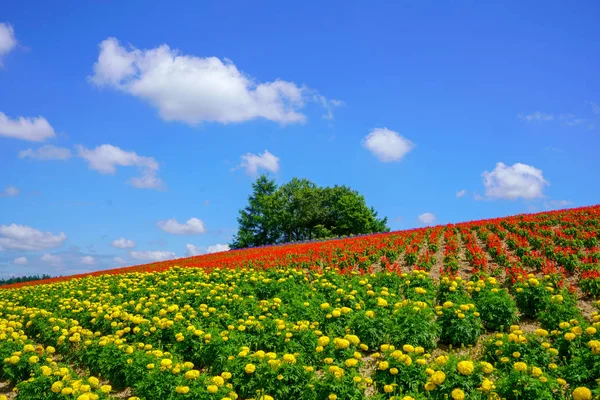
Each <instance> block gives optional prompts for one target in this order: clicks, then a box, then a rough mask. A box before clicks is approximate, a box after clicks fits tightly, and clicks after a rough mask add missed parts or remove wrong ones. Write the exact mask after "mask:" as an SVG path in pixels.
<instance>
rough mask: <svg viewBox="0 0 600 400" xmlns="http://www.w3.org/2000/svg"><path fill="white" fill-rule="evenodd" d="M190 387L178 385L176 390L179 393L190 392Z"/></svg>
mask: <svg viewBox="0 0 600 400" xmlns="http://www.w3.org/2000/svg"><path fill="white" fill-rule="evenodd" d="M189 391H190V388H189V386H177V387H176V388H175V392H177V393H179V394H186V393H189Z"/></svg>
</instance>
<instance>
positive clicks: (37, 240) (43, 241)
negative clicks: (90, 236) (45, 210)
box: [0, 224, 67, 251]
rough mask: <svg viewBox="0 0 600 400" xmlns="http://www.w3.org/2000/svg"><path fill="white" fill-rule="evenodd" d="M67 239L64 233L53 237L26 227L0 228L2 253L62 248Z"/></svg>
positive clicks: (5, 226)
mask: <svg viewBox="0 0 600 400" xmlns="http://www.w3.org/2000/svg"><path fill="white" fill-rule="evenodd" d="M66 239H67V235H65V234H64V233H63V232H61V233H59V234H58V235H53V234H52V233H50V232H40V231H38V230H37V229H34V228H31V227H29V226H25V225H17V224H12V225H2V226H0V251H4V250H30V251H39V250H45V249H51V248H55V247H58V246H60V245H61V244H62V243H63V242H64V241H65V240H66Z"/></svg>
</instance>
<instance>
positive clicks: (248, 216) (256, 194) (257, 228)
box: [230, 175, 279, 249]
mask: <svg viewBox="0 0 600 400" xmlns="http://www.w3.org/2000/svg"><path fill="white" fill-rule="evenodd" d="M276 191H277V184H276V183H275V180H274V179H270V178H269V177H268V176H267V175H261V176H259V177H258V179H257V180H256V182H254V183H253V184H252V194H251V195H250V196H249V197H248V205H247V206H246V207H245V208H244V209H242V210H240V215H239V217H238V219H237V221H238V224H239V228H238V233H237V235H236V236H235V237H234V238H233V242H232V243H231V244H230V247H231V248H233V249H240V248H244V247H251V246H264V245H266V244H273V243H277V241H278V240H279V228H278V226H277V222H278V218H277V207H276V204H275V203H276V201H277V198H276V197H275V196H274V195H275V193H276Z"/></svg>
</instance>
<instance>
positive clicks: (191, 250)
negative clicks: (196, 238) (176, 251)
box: [185, 243, 204, 257]
mask: <svg viewBox="0 0 600 400" xmlns="http://www.w3.org/2000/svg"><path fill="white" fill-rule="evenodd" d="M185 248H186V252H185V254H186V255H188V256H190V257H191V256H197V255H199V254H202V253H204V252H203V251H202V249H201V248H200V247H198V246H194V245H193V244H189V243H188V244H186V245H185Z"/></svg>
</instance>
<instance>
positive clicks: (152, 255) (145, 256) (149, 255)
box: [129, 251, 175, 261]
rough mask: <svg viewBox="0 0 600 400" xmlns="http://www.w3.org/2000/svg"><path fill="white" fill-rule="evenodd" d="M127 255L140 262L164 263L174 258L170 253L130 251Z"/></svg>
mask: <svg viewBox="0 0 600 400" xmlns="http://www.w3.org/2000/svg"><path fill="white" fill-rule="evenodd" d="M129 255H130V256H131V257H133V258H135V259H136V260H140V261H164V260H169V259H172V258H175V253H173V252H170V251H130V252H129Z"/></svg>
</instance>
